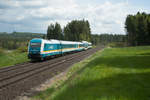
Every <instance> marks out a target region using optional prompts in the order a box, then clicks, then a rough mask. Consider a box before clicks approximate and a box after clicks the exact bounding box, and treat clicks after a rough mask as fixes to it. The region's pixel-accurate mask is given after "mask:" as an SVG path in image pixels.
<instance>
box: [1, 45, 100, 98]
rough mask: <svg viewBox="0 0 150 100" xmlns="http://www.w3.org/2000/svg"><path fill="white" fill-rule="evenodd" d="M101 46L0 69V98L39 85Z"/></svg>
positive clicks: (9, 96) (15, 94)
mask: <svg viewBox="0 0 150 100" xmlns="http://www.w3.org/2000/svg"><path fill="white" fill-rule="evenodd" d="M101 48H102V47H97V48H93V49H89V50H87V51H82V52H78V53H74V54H69V55H66V56H62V57H58V58H54V59H51V60H47V61H44V62H36V63H31V62H27V63H23V64H19V65H16V66H11V67H7V68H3V69H0V100H13V99H15V98H16V96H19V95H21V93H23V92H27V91H28V90H30V89H31V88H33V87H35V86H37V85H40V84H41V83H43V82H44V81H46V80H47V79H49V78H51V77H53V76H54V75H56V74H58V73H60V72H63V71H64V70H66V69H67V68H68V67H70V66H71V65H72V64H74V63H76V62H79V61H81V60H83V59H84V58H86V57H88V56H89V55H91V54H93V53H94V52H96V51H98V50H100V49H101Z"/></svg>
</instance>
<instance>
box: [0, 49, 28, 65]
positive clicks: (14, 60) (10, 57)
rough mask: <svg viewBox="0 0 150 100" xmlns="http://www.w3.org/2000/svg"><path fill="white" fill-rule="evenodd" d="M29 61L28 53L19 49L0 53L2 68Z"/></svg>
mask: <svg viewBox="0 0 150 100" xmlns="http://www.w3.org/2000/svg"><path fill="white" fill-rule="evenodd" d="M26 61H28V58H27V53H26V52H25V53H21V52H17V51H12V52H3V53H0V68H2V67H7V66H11V65H15V64H18V63H23V62H26Z"/></svg>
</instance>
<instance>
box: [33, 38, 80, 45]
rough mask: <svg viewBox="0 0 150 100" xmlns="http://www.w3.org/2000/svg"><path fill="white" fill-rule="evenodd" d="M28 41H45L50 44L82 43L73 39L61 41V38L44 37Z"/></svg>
mask: <svg viewBox="0 0 150 100" xmlns="http://www.w3.org/2000/svg"><path fill="white" fill-rule="evenodd" d="M30 41H43V42H45V43H51V44H59V43H62V44H82V42H75V41H63V40H55V39H50V40H46V39H41V38H34V39H32V40H30Z"/></svg>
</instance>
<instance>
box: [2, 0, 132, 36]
mask: <svg viewBox="0 0 150 100" xmlns="http://www.w3.org/2000/svg"><path fill="white" fill-rule="evenodd" d="M4 1H5V2H4ZM85 3H86V2H85ZM0 5H3V8H5V9H1V7H0V23H3V24H9V23H10V24H12V25H13V26H12V27H15V28H14V29H15V30H16V31H18V30H19V31H30V30H31V31H32V32H38V31H39V32H44V33H46V30H47V26H48V25H49V24H50V23H54V22H58V23H60V24H61V25H62V27H64V26H65V25H66V24H67V23H68V22H70V21H71V20H74V19H87V20H89V22H90V25H91V30H92V33H93V34H95V33H97V34H100V33H124V21H125V18H126V15H127V14H129V13H130V12H131V11H130V6H129V4H128V2H126V1H125V2H120V3H112V2H109V1H106V2H104V3H101V4H96V3H95V4H94V3H92V4H89V3H87V5H86V4H84V5H82V4H79V3H77V2H76V1H75V0H30V1H29V0H24V1H23V0H14V1H10V0H7V2H6V0H3V2H2V3H1V2H0ZM10 6H11V8H10ZM0 25H2V24H0ZM5 26H6V25H5ZM9 27H11V26H10V25H9ZM1 28H2V27H1ZM10 29H11V31H13V30H12V29H13V28H10ZM21 29H22V30H21ZM8 30H9V29H8ZM8 30H6V28H5V31H8ZM0 31H2V30H0Z"/></svg>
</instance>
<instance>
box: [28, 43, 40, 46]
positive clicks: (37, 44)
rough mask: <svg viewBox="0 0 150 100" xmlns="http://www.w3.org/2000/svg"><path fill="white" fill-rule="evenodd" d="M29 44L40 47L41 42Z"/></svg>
mask: <svg viewBox="0 0 150 100" xmlns="http://www.w3.org/2000/svg"><path fill="white" fill-rule="evenodd" d="M30 46H31V47H40V46H41V43H31V44H30Z"/></svg>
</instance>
